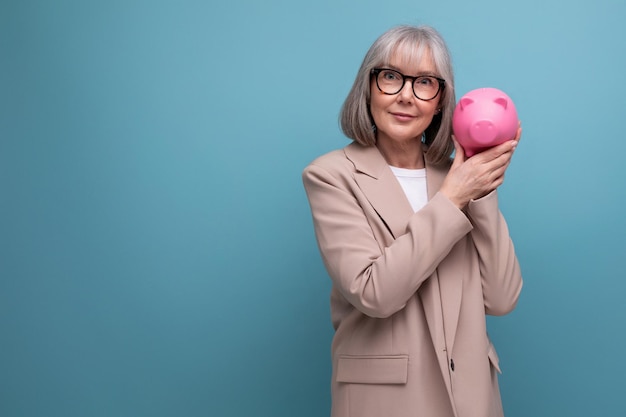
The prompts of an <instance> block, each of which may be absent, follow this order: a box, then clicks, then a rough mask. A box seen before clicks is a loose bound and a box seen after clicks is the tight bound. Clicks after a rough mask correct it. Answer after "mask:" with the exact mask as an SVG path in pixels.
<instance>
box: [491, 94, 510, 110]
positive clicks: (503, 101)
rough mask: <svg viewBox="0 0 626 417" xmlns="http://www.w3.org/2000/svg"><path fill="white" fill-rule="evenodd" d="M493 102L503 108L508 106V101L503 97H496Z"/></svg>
mask: <svg viewBox="0 0 626 417" xmlns="http://www.w3.org/2000/svg"><path fill="white" fill-rule="evenodd" d="M494 102H495V103H496V104H499V105H501V106H502V107H503V108H504V109H505V110H506V108H507V107H508V106H509V101H508V100H507V99H506V98H504V97H498V98H497V99H495V100H494Z"/></svg>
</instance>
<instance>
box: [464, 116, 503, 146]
mask: <svg viewBox="0 0 626 417" xmlns="http://www.w3.org/2000/svg"><path fill="white" fill-rule="evenodd" d="M469 136H470V137H471V138H472V139H473V140H474V141H475V142H476V143H477V144H481V145H489V144H491V143H493V142H494V141H495V140H496V138H497V137H498V129H497V127H496V125H495V124H494V123H493V122H492V121H491V120H479V121H477V122H475V123H474V124H472V126H471V127H470V129H469Z"/></svg>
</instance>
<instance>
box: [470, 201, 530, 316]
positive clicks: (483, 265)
mask: <svg viewBox="0 0 626 417" xmlns="http://www.w3.org/2000/svg"><path fill="white" fill-rule="evenodd" d="M467 213H468V216H469V218H470V221H471V222H472V224H473V225H474V228H473V229H472V232H471V236H472V239H473V241H474V245H475V246H476V250H477V252H478V259H479V266H480V272H481V277H482V283H483V297H484V302H485V312H486V313H487V314H490V315H493V316H500V315H504V314H507V313H509V312H511V311H512V310H513V309H514V308H515V306H516V305H517V301H518V299H519V295H520V292H521V290H522V274H521V270H520V266H519V262H518V260H517V256H516V255H515V248H514V246H513V242H512V240H511V238H510V236H509V229H508V226H507V224H506V221H505V220H504V216H502V213H501V212H500V210H499V209H498V194H497V191H493V192H491V193H490V194H488V195H487V196H485V197H483V198H481V199H479V200H472V201H470V203H469V205H468V207H467Z"/></svg>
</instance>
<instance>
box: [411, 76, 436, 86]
mask: <svg viewBox="0 0 626 417" xmlns="http://www.w3.org/2000/svg"><path fill="white" fill-rule="evenodd" d="M415 84H417V85H419V86H421V87H432V86H434V85H435V84H437V80H435V79H434V78H433V77H418V78H416V79H415Z"/></svg>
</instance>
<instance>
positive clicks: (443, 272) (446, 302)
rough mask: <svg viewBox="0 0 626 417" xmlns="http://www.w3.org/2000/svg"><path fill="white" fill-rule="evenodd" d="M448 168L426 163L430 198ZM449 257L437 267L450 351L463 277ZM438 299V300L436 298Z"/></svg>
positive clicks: (458, 310)
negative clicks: (448, 260) (449, 260)
mask: <svg viewBox="0 0 626 417" xmlns="http://www.w3.org/2000/svg"><path fill="white" fill-rule="evenodd" d="M447 172H448V171H447V169H441V168H438V167H434V166H431V165H429V164H428V163H427V164H426V182H427V188H428V199H429V200H430V199H431V198H433V197H434V195H435V194H436V193H437V192H438V191H439V189H440V188H441V185H442V184H443V181H444V179H445V177H446V175H447ZM446 260H447V258H446V259H444V260H443V262H441V264H439V266H438V267H437V274H436V275H437V277H438V281H439V291H440V295H439V296H440V299H441V305H442V309H443V325H444V334H445V340H446V346H447V349H448V352H452V348H453V346H454V339H455V336H456V327H457V325H458V323H459V313H460V309H461V298H462V296H463V279H462V277H461V276H459V274H458V271H455V268H454V265H456V264H457V263H456V262H446ZM435 301H437V300H435Z"/></svg>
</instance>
